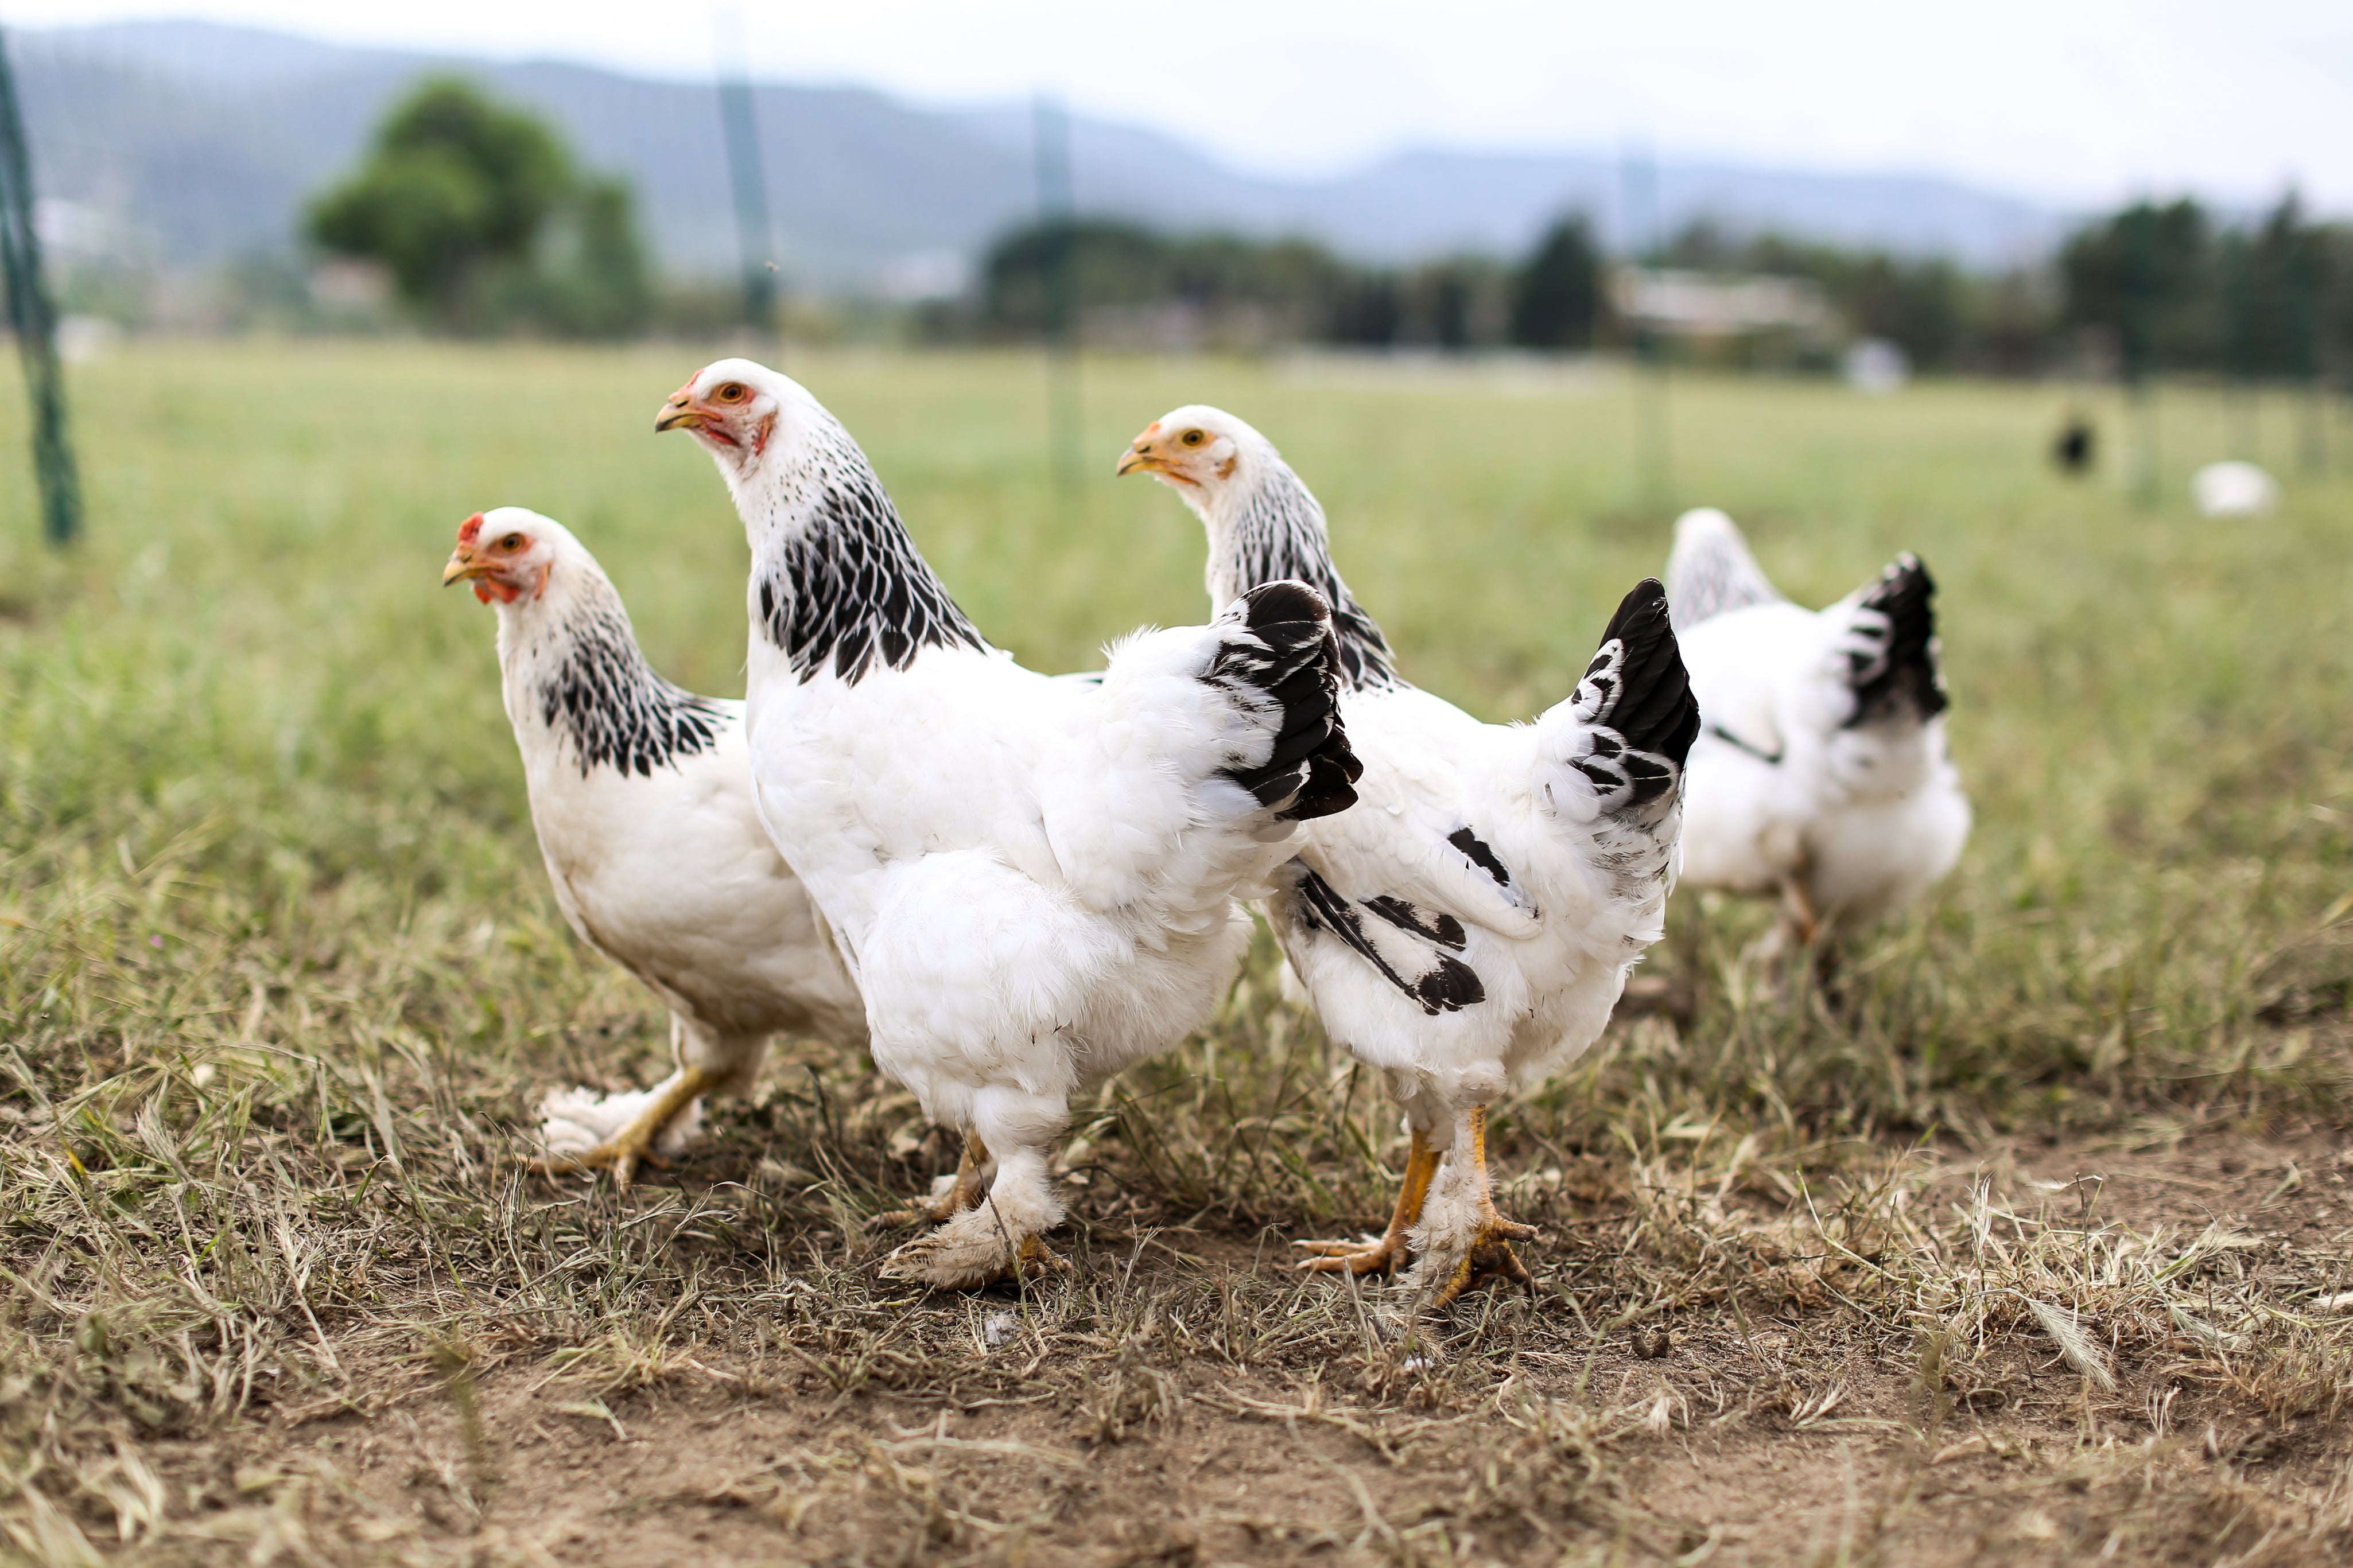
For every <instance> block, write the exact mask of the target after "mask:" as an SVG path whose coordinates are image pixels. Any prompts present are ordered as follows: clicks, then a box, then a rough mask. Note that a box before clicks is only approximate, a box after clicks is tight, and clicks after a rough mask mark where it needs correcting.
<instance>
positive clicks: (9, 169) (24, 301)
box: [0, 33, 81, 546]
mask: <svg viewBox="0 0 2353 1568" xmlns="http://www.w3.org/2000/svg"><path fill="white" fill-rule="evenodd" d="M0 267H5V271H6V273H7V282H8V323H9V325H10V326H12V327H14V328H15V329H16V346H17V348H18V350H19V351H20V352H21V353H23V354H24V357H25V381H26V387H27V389H28V391H29V392H30V393H31V395H32V405H33V468H34V471H35V472H36V473H37V475H38V476H39V479H40V487H41V521H42V531H43V532H45V533H46V534H47V536H48V541H49V542H50V543H51V544H55V545H58V546H64V545H68V544H70V543H72V542H73V541H74V537H75V536H76V535H77V534H79V532H80V531H81V480H80V478H79V475H78V474H76V472H75V471H74V460H73V447H72V445H71V444H70V443H69V441H68V440H67V438H66V388H65V373H64V370H63V369H62V367H60V366H59V364H58V318H57V310H56V308H55V307H54V306H53V305H52V303H51V302H50V300H49V290H48V286H47V282H46V281H45V280H44V279H43V278H42V276H41V240H40V236H39V235H38V234H37V233H35V232H34V229H33V170H32V159H31V158H30V157H29V156H28V155H27V154H26V150H25V119H24V115H23V114H22V113H21V112H19V110H18V108H17V103H16V73H15V71H14V70H13V69H12V68H10V66H9V63H8V40H7V37H6V35H5V33H0Z"/></svg>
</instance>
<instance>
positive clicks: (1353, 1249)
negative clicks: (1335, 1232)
mask: <svg viewBox="0 0 2353 1568" xmlns="http://www.w3.org/2000/svg"><path fill="white" fill-rule="evenodd" d="M1291 1245H1292V1246H1293V1247H1300V1248H1303V1250H1305V1251H1307V1252H1308V1253H1310V1254H1312V1255H1313V1256H1311V1257H1308V1258H1303V1259H1301V1261H1300V1264H1299V1267H1300V1269H1301V1271H1302V1272H1303V1273H1307V1274H1343V1273H1345V1274H1355V1275H1358V1276H1362V1275H1366V1274H1394V1273H1396V1272H1397V1271H1398V1269H1399V1268H1404V1267H1405V1265H1406V1264H1407V1263H1408V1262H1409V1261H1410V1259H1409V1257H1408V1252H1409V1247H1408V1246H1407V1243H1406V1239H1405V1237H1402V1236H1399V1235H1398V1234H1396V1233H1395V1232H1391V1233H1389V1234H1388V1235H1386V1236H1375V1237H1366V1238H1365V1239H1364V1240H1362V1241H1294V1242H1293V1243H1292V1244H1291Z"/></svg>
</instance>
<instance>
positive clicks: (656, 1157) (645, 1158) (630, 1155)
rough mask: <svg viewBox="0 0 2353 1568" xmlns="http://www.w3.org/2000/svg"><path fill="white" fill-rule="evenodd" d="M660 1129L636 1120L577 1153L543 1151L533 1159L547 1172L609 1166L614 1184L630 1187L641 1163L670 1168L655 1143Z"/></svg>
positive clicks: (575, 1172)
mask: <svg viewBox="0 0 2353 1568" xmlns="http://www.w3.org/2000/svg"><path fill="white" fill-rule="evenodd" d="M659 1131H661V1130H660V1129H659V1128H658V1127H657V1128H653V1129H651V1130H647V1129H643V1128H640V1127H638V1126H637V1125H635V1124H632V1125H630V1126H628V1127H624V1128H623V1129H621V1131H618V1132H617V1133H615V1134H614V1135H613V1136H612V1137H610V1138H607V1139H606V1140H605V1141H604V1142H602V1143H599V1144H597V1145H596V1146H595V1147H594V1148H590V1149H583V1150H581V1151H580V1152H578V1153H576V1154H542V1155H541V1156H540V1157H539V1158H537V1159H536V1160H533V1162H532V1163H531V1168H532V1169H533V1170H534V1171H536V1172H538V1173H540V1174H541V1175H543V1176H578V1175H585V1174H586V1173H588V1172H590V1171H602V1170H607V1169H609V1170H610V1171H611V1172H612V1173H613V1184H614V1185H615V1186H617V1187H619V1188H621V1189H622V1190H623V1191H627V1190H628V1185H629V1184H630V1183H631V1182H633V1181H635V1180H636V1179H637V1175H638V1166H639V1165H651V1166H652V1167H653V1168H654V1169H656V1170H658V1171H667V1170H669V1169H670V1162H669V1161H668V1160H666V1159H664V1158H663V1157H662V1156H661V1154H660V1152H659V1151H657V1150H656V1149H655V1148H654V1146H653V1142H654V1138H655V1135H656V1134H657V1133H659Z"/></svg>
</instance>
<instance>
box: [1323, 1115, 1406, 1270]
mask: <svg viewBox="0 0 2353 1568" xmlns="http://www.w3.org/2000/svg"><path fill="white" fill-rule="evenodd" d="M1412 1131H1413V1142H1412V1144H1411V1146H1410V1147H1409V1148H1408V1149H1407V1151H1406V1156H1405V1180H1404V1181H1403V1182H1402V1183H1401V1184H1399V1185H1398V1201H1397V1212H1396V1213H1394V1214H1392V1215H1389V1228H1388V1230H1387V1231H1386V1232H1385V1233H1383V1235H1382V1236H1381V1238H1380V1239H1379V1240H1378V1241H1297V1242H1293V1243H1292V1245H1293V1246H1294V1247H1305V1248H1306V1249H1307V1250H1308V1251H1310V1252H1312V1253H1314V1254H1315V1256H1314V1257H1313V1258H1309V1259H1307V1261H1305V1262H1304V1263H1302V1264H1301V1265H1300V1266H1299V1267H1301V1268H1304V1269H1308V1270H1310V1271H1311V1272H1314V1273H1317V1274H1337V1273H1340V1272H1341V1271H1343V1270H1345V1271H1346V1272H1348V1273H1350V1274H1388V1273H1393V1272H1394V1271H1396V1270H1397V1269H1398V1268H1403V1267H1404V1266H1405V1264H1406V1262H1407V1261H1408V1259H1407V1258H1406V1253H1407V1252H1408V1250H1409V1242H1408V1239H1407V1238H1408V1236H1409V1233H1410V1232H1411V1231H1412V1229H1413V1227H1414V1226H1416V1225H1418V1224H1419V1223H1420V1220H1421V1205H1422V1201H1423V1200H1424V1199H1425V1198H1427V1197H1429V1196H1430V1178H1431V1177H1432V1176H1435V1175H1436V1174H1437V1173H1438V1151H1437V1150H1435V1149H1433V1148H1431V1147H1430V1140H1429V1139H1427V1138H1425V1137H1423V1136H1422V1134H1421V1129H1420V1128H1419V1127H1416V1128H1414V1129H1413V1130H1412Z"/></svg>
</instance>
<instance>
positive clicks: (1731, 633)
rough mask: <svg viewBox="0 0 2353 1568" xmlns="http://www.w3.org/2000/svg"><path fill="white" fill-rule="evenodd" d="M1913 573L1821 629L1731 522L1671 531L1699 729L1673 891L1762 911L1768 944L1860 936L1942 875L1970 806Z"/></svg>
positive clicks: (1899, 560) (1931, 608)
mask: <svg viewBox="0 0 2353 1568" xmlns="http://www.w3.org/2000/svg"><path fill="white" fill-rule="evenodd" d="M1667 595H1668V598H1669V600H1670V602H1671V603H1672V605H1674V616H1675V629H1676V631H1677V632H1678V633H1679V634H1681V636H1682V637H1683V660H1684V662H1685V663H1686V664H1688V665H1689V666H1690V667H1691V678H1692V689H1693V690H1694V691H1695V692H1697V693H1698V694H1699V704H1700V711H1701V712H1703V713H1704V714H1705V715H1706V716H1707V723H1706V725H1705V727H1704V729H1703V730H1702V731H1701V733H1700V738H1699V742H1698V744H1697V745H1695V746H1694V747H1693V748H1692V755H1691V775H1690V778H1689V780H1688V781H1687V784H1686V789H1685V798H1684V802H1683V881H1684V883H1685V885H1687V886H1691V887H1699V888H1720V889H1728V890H1730V891H1733V892H1739V893H1756V894H1767V895H1770V894H1778V895H1779V896H1780V899H1781V900H1782V910H1783V914H1784V921H1783V924H1782V927H1781V928H1780V931H1778V932H1777V936H1778V937H1779V938H1781V939H1782V940H1786V939H1787V938H1788V937H1794V938H1796V939H1797V940H1798V941H1799V942H1810V941H1812V940H1813V938H1814V937H1815V935H1816V934H1817V933H1818V932H1819V931H1820V930H1821V929H1822V927H1823V926H1824V925H1825V924H1827V923H1831V922H1841V923H1843V922H1851V921H1866V920H1871V919H1873V918H1875V917H1877V916H1879V915H1882V914H1884V913H1886V912H1887V911H1888V910H1893V909H1895V908H1897V907H1898V906H1900V905H1902V904H1904V903H1905V902H1907V901H1908V900H1912V899H1914V898H1916V897H1917V896H1918V895H1919V894H1920V893H1921V892H1922V891H1924V890H1925V889H1927V888H1928V887H1929V886H1930V885H1931V884H1933V883H1935V882H1936V880H1937V879H1940V878H1942V877H1943V876H1944V875H1945V873H1947V871H1950V870H1951V869H1952V868H1953V866H1954V864H1955V862H1957V860H1958V859H1959V858H1960V855H1961V847H1962V846H1963V845H1964V844H1965V843H1967V842H1968V836H1969V803H1968V796H1967V795H1964V794H1962V793H1961V780H1960V773H1959V772H1958V771H1957V769H1956V768H1955V767H1954V766H1953V764H1952V762H1951V759H1950V758H1948V757H1947V755H1946V751H1945V721H1944V718H1943V714H1944V711H1945V700H1946V699H1945V679H1944V675H1943V673H1942V671H1941V669H1940V668H1939V658H1938V650H1937V645H1936V609H1935V603H1934V600H1935V595H1936V584H1935V582H1934V581H1933V580H1931V579H1930V577H1929V575H1928V570H1927V568H1926V567H1925V566H1923V565H1921V564H1920V563H1919V561H1918V560H1917V559H1916V558H1915V557H1914V556H1911V555H1908V554H1907V555H1899V556H1897V557H1896V558H1895V560H1894V563H1893V564H1891V565H1890V566H1889V567H1888V568H1887V570H1886V571H1885V572H1883V573H1882V574H1880V576H1879V577H1878V579H1877V580H1876V581H1874V582H1872V583H1869V584H1865V585H1864V586H1862V587H1861V588H1858V589H1856V590H1855V591H1854V592H1853V593H1852V594H1850V595H1847V596H1846V597H1845V598H1843V599H1841V600H1840V601H1839V602H1838V603H1837V604H1835V605H1831V606H1830V608H1828V609H1826V610H1821V611H1819V612H1818V611H1814V610H1808V609H1803V608H1801V607H1799V605H1793V604H1791V603H1789V601H1788V600H1787V599H1786V598H1784V597H1782V595H1781V594H1780V592H1779V590H1778V589H1776V588H1775V587H1774V586H1773V584H1771V583H1770V582H1769V581H1767V578H1766V576H1765V574H1764V572H1763V570H1762V569H1761V568H1759V567H1758V566H1757V560H1756V557H1754V556H1753V555H1751V554H1750V553H1749V552H1748V546H1747V543H1746V542H1745V541H1744V540H1743V539H1742V538H1741V536H1740V530H1739V529H1737V528H1736V527H1735V526H1734V525H1733V521H1732V520H1731V519H1730V518H1728V517H1726V516H1725V514H1724V513H1722V512H1720V511H1717V510H1715V509H1714V508H1712V507H1709V508H1701V509H1699V510H1694V511H1688V512H1685V513H1684V514H1683V516H1682V517H1681V518H1680V519H1678V520H1677V521H1676V523H1675V545H1674V552H1673V554H1672V556H1671V557H1670V558H1669V560H1668V562H1667Z"/></svg>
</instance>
